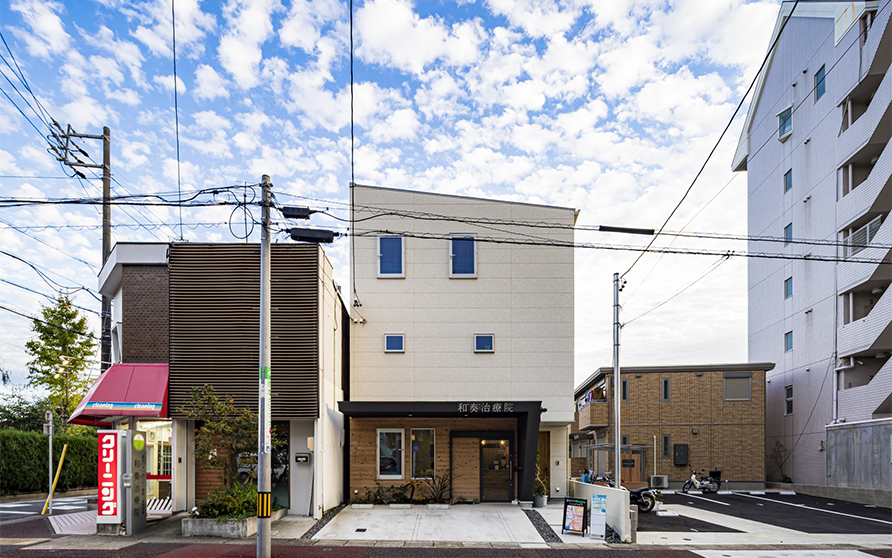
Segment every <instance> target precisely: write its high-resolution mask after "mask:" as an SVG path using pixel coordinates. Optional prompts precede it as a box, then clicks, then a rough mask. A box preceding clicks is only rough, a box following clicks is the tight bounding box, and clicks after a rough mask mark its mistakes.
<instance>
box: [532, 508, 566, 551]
mask: <svg viewBox="0 0 892 558" xmlns="http://www.w3.org/2000/svg"><path fill="white" fill-rule="evenodd" d="M523 513H525V514H527V517H529V518H530V522H531V523H532V524H533V527H535V528H536V530H537V531H539V534H540V535H542V538H543V539H545V542H555V543H559V542H564V541H562V540H561V538H560V537H559V536H557V534H556V533H555V532H554V530H553V529H552V528H551V525H549V524H548V522H547V521H545V519H543V518H542V516H541V515H539V512H537V511H536V510H531V509H527V508H524V509H523Z"/></svg>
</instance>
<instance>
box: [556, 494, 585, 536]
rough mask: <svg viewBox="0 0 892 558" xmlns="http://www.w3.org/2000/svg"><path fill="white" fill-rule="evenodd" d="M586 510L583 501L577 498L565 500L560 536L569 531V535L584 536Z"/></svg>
mask: <svg viewBox="0 0 892 558" xmlns="http://www.w3.org/2000/svg"><path fill="white" fill-rule="evenodd" d="M586 509H587V505H586V502H585V500H582V499H579V498H565V499H564V521H563V523H562V524H561V534H563V533H564V532H565V531H569V532H571V533H579V534H580V535H585V523H586V521H585V520H586Z"/></svg>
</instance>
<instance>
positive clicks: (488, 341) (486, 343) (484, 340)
mask: <svg viewBox="0 0 892 558" xmlns="http://www.w3.org/2000/svg"><path fill="white" fill-rule="evenodd" d="M495 350H496V337H495V335H493V334H491V333H475V334H474V352H475V353H494V352H495Z"/></svg>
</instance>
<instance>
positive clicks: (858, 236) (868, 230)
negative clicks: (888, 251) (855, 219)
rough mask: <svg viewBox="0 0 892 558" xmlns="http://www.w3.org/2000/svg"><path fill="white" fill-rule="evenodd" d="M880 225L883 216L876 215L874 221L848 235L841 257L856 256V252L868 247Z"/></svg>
mask: <svg viewBox="0 0 892 558" xmlns="http://www.w3.org/2000/svg"><path fill="white" fill-rule="evenodd" d="M882 224H883V216H882V215H878V216H877V217H876V218H875V219H874V220H872V221H871V222H869V223H867V224H866V225H864V226H863V227H861V228H860V229H858V230H857V231H855V232H853V233H852V234H850V235H849V236H848V238H846V241H845V242H846V246H845V250H844V253H843V257H845V258H851V257H853V256H855V255H856V254H858V252H860V251H862V250H864V249H865V248H868V245H869V244H870V243H871V242H873V238H874V237H875V236H876V235H877V232H879V230H880V225H882Z"/></svg>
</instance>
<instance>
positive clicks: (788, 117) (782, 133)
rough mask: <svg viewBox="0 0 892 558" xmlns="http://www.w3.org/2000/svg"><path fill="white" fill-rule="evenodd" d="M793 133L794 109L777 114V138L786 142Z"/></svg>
mask: <svg viewBox="0 0 892 558" xmlns="http://www.w3.org/2000/svg"><path fill="white" fill-rule="evenodd" d="M792 133H793V107H789V108H787V109H785V110H783V111H781V112H779V113H778V114H777V138H778V139H779V140H781V141H784V140H785V139H787V138H788V137H790V134H792Z"/></svg>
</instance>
